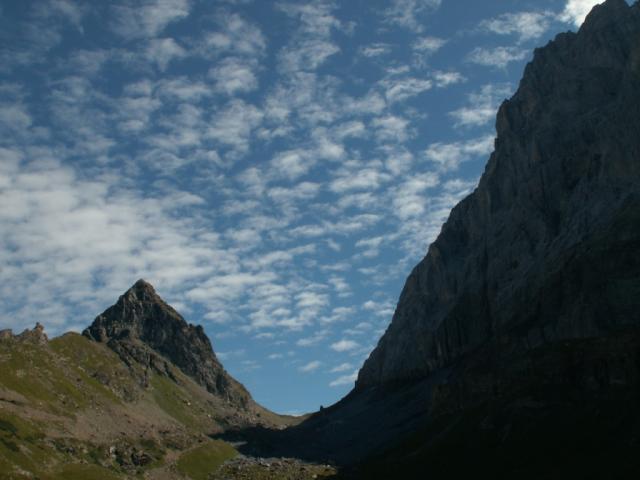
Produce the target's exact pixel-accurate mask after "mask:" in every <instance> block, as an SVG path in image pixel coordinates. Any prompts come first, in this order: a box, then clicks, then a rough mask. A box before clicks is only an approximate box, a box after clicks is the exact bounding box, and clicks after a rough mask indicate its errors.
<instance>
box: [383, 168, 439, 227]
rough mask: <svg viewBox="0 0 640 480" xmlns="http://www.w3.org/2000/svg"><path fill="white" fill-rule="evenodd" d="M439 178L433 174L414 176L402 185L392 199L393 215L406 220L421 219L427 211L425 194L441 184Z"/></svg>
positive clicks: (397, 188)
mask: <svg viewBox="0 0 640 480" xmlns="http://www.w3.org/2000/svg"><path fill="white" fill-rule="evenodd" d="M439 181H440V180H439V178H438V176H437V175H435V174H433V173H423V174H421V175H412V176H410V177H409V178H407V179H405V180H404V181H403V182H402V183H400V184H399V185H398V186H397V187H396V188H395V191H394V195H393V197H392V205H393V213H394V214H395V215H396V216H398V217H399V218H401V219H403V220H406V219H409V218H412V217H421V216H422V215H423V214H424V213H425V211H426V208H427V206H426V204H427V198H426V196H425V192H426V191H427V190H429V189H431V188H433V187H435V186H436V185H438V183H439Z"/></svg>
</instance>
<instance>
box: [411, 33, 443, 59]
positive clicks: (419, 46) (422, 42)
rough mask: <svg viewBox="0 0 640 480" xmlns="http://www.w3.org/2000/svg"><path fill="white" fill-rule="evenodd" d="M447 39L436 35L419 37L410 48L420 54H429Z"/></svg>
mask: <svg viewBox="0 0 640 480" xmlns="http://www.w3.org/2000/svg"><path fill="white" fill-rule="evenodd" d="M446 43H447V41H446V40H445V39H444V38H438V37H419V38H418V39H417V40H416V41H415V42H413V44H412V45H411V48H413V50H414V51H416V52H418V53H420V54H422V55H431V54H433V53H435V52H437V51H438V50H440V49H441V48H442V47H444V46H445V45H446Z"/></svg>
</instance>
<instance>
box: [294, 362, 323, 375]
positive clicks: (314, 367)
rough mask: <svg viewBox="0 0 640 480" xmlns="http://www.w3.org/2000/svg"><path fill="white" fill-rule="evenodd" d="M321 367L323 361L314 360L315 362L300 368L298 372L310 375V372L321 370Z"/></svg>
mask: <svg viewBox="0 0 640 480" xmlns="http://www.w3.org/2000/svg"><path fill="white" fill-rule="evenodd" d="M321 365H322V362H321V361H319V360H314V361H311V362H309V363H307V364H305V365H303V366H301V367H300V368H298V370H300V371H301V372H303V373H309V372H313V371H315V370H317V369H318V368H320V366H321Z"/></svg>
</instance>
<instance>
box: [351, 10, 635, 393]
mask: <svg viewBox="0 0 640 480" xmlns="http://www.w3.org/2000/svg"><path fill="white" fill-rule="evenodd" d="M638 38H640V3H637V2H636V3H635V4H634V6H633V7H629V6H628V5H627V4H626V2H625V1H623V0H608V1H606V2H604V3H603V4H601V5H599V6H597V7H595V8H594V9H593V11H592V12H591V13H590V14H589V16H588V17H587V19H586V21H585V23H584V24H583V26H582V28H581V29H580V31H579V32H578V34H573V33H571V34H560V35H558V36H557V37H556V39H555V40H554V41H552V42H549V44H548V45H547V46H545V47H543V48H539V49H537V50H536V51H535V55H534V58H533V61H532V62H530V63H529V64H528V65H527V67H526V69H525V73H524V76H523V78H522V80H521V82H520V86H519V88H518V91H517V92H516V93H515V94H514V95H513V97H512V98H511V99H509V100H507V101H505V102H504V103H503V104H502V106H501V107H500V110H499V112H498V117H497V122H496V130H497V134H498V135H497V138H496V141H495V151H494V152H493V154H492V155H491V156H490V158H489V161H488V163H487V166H486V168H485V171H484V174H483V175H482V177H481V179H480V181H479V183H478V187H477V188H476V190H475V191H474V192H473V193H472V194H471V195H469V196H468V197H467V198H465V199H464V200H463V201H462V202H460V203H459V204H458V205H457V206H456V207H454V209H453V210H452V211H451V214H450V216H449V219H448V220H447V222H446V223H445V224H444V225H443V227H442V230H441V232H440V235H439V236H438V238H437V239H436V241H435V242H434V243H433V244H431V246H430V247H429V250H428V252H427V255H426V257H425V258H424V259H423V260H422V261H421V262H420V263H419V264H418V265H417V266H416V267H415V268H414V270H413V271H412V272H411V274H410V275H409V277H408V279H407V282H406V284H405V286H404V289H403V291H402V294H401V296H400V300H399V302H398V306H397V308H396V311H395V314H394V317H393V319H392V322H391V324H390V325H389V327H388V329H387V331H386V333H385V334H384V335H383V337H382V338H381V339H380V341H379V343H378V346H377V347H376V348H375V349H374V350H373V352H372V353H371V355H370V356H369V358H368V359H367V361H366V362H365V364H364V366H363V367H362V369H361V370H360V373H359V375H358V380H357V382H356V385H357V388H359V389H362V388H365V387H368V386H372V385H379V384H385V383H392V382H397V381H404V380H414V379H416V378H426V377H427V376H428V375H430V374H432V373H433V372H436V371H441V369H442V368H444V367H447V366H450V365H452V364H454V363H455V362H456V361H458V360H459V359H461V358H463V357H464V356H465V355H467V354H470V352H474V351H476V350H477V349H478V348H480V346H481V345H485V346H486V345H488V344H489V343H490V342H498V339H499V341H500V342H502V343H501V345H502V346H503V347H504V346H505V345H507V346H508V347H509V348H512V349H513V350H514V351H518V349H522V348H524V347H523V346H525V347H526V348H534V347H538V346H540V345H547V344H550V343H552V342H558V341H564V340H574V339H582V338H586V337H597V336H600V335H604V334H606V332H607V331H609V330H612V329H614V328H623V327H624V326H625V325H628V324H632V323H634V322H640V319H639V318H638V314H637V301H636V300H634V298H636V297H634V295H632V294H629V293H625V292H626V290H625V289H627V288H628V289H630V288H631V287H630V286H626V285H627V283H625V282H627V280H625V279H626V278H629V279H632V278H633V279H636V278H640V277H638V275H639V274H640V270H639V267H638V265H637V263H633V262H631V261H630V260H629V258H631V255H637V253H633V252H634V251H635V250H634V249H637V243H634V242H638V241H640V239H638V230H637V225H638V221H639V219H638V213H637V212H640V187H639V185H638V181H637V179H638V178H640V163H639V162H638V152H639V148H640V146H639V144H638V138H639V137H638V132H639V131H640V93H639V92H640V69H639V65H640V62H639V61H638V59H640V44H639V43H638ZM634 225H635V229H634ZM594 252H599V253H598V254H595V253H594ZM591 272H598V273H597V274H595V273H591ZM629 282H630V281H629ZM634 282H635V280H634ZM614 285H615V287H614ZM629 285H631V283H629ZM633 285H634V287H633V288H638V287H637V282H635V283H634V284H633ZM628 291H629V292H630V291H631V290H628ZM504 348H505V349H506V348H507V347H504Z"/></svg>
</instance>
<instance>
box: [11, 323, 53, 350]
mask: <svg viewBox="0 0 640 480" xmlns="http://www.w3.org/2000/svg"><path fill="white" fill-rule="evenodd" d="M0 340H18V341H20V342H30V343H35V344H38V345H46V344H47V343H48V342H49V337H47V334H46V333H44V326H43V325H42V324H41V323H40V322H36V326H35V327H34V328H33V329H31V330H29V329H28V328H27V329H25V330H24V331H23V332H22V333H20V334H18V335H14V334H13V331H12V330H11V329H10V328H7V329H4V330H0Z"/></svg>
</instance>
